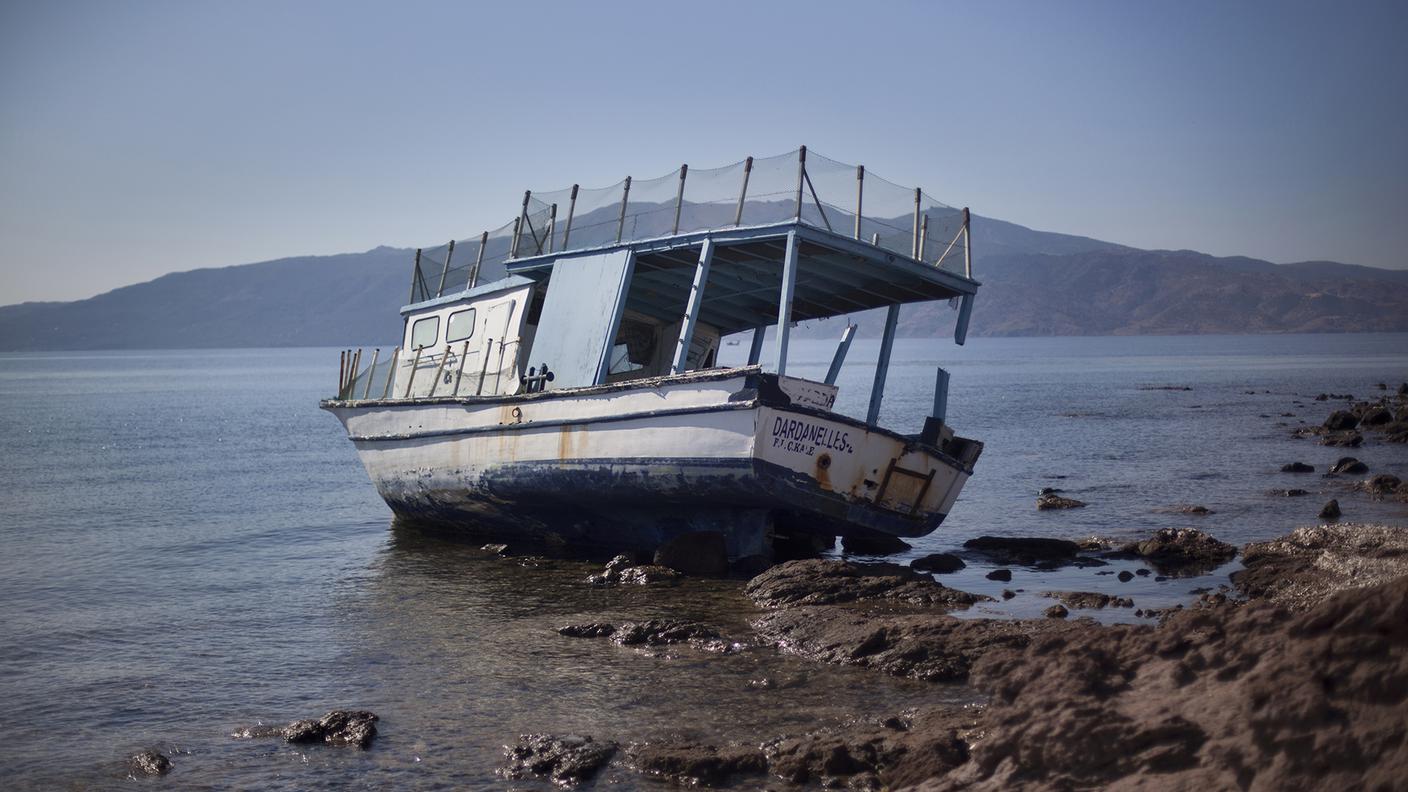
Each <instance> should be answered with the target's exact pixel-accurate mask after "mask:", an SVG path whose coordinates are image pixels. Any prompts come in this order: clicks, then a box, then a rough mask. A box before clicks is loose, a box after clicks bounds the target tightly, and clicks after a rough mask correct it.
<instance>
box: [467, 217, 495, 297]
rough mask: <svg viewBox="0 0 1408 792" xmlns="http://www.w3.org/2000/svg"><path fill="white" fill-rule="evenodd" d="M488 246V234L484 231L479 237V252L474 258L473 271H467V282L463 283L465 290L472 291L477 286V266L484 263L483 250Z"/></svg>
mask: <svg viewBox="0 0 1408 792" xmlns="http://www.w3.org/2000/svg"><path fill="white" fill-rule="evenodd" d="M488 246H489V232H488V231H485V232H484V233H483V234H480V235H479V252H478V253H476V254H475V256H474V269H472V270H470V271H469V280H467V281H465V288H466V289H473V288H474V287H475V286H477V285H479V265H481V264H483V263H484V248H486V247H488Z"/></svg>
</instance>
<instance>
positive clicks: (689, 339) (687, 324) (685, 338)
mask: <svg viewBox="0 0 1408 792" xmlns="http://www.w3.org/2000/svg"><path fill="white" fill-rule="evenodd" d="M680 184H684V180H683V179H681V180H680ZM713 258H714V240H712V239H710V238H709V237H704V247H702V248H700V249H699V265H698V266H696V267H695V268H694V285H693V286H691V287H690V289H689V305H687V306H686V307H685V309H684V321H683V322H682V323H681V324H680V338H679V341H678V342H676V344H675V359H674V361H673V362H672V363H671V364H670V373H671V374H682V373H684V368H685V366H686V365H687V364H688V362H689V345H690V344H691V343H693V341H694V326H695V325H696V324H697V323H698V321H699V307H700V306H701V305H702V304H703V303H704V286H705V284H707V283H708V281H709V263H710V262H711V261H713Z"/></svg>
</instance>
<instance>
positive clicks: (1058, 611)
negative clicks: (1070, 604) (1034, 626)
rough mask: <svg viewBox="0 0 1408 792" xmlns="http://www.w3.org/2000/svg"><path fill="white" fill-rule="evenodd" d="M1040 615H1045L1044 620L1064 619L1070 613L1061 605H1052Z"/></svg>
mask: <svg viewBox="0 0 1408 792" xmlns="http://www.w3.org/2000/svg"><path fill="white" fill-rule="evenodd" d="M1042 613H1044V614H1046V618H1048V619H1064V618H1066V617H1067V616H1069V615H1070V613H1071V612H1070V611H1068V610H1066V609H1065V608H1064V607H1062V606H1061V605H1052V606H1051V607H1049V608H1047V609H1046V610H1044V611H1042Z"/></svg>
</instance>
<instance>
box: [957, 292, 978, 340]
mask: <svg viewBox="0 0 1408 792" xmlns="http://www.w3.org/2000/svg"><path fill="white" fill-rule="evenodd" d="M972 317H973V295H971V294H965V295H963V300H962V302H960V303H959V305H958V323H957V324H955V325H954V326H953V343H955V344H958V345H959V346H963V342H964V341H967V340H968V320H969V319H971V318H972Z"/></svg>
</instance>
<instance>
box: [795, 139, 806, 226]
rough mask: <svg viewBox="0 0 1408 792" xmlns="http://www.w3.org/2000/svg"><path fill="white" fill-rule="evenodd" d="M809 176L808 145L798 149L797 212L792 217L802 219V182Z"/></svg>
mask: <svg viewBox="0 0 1408 792" xmlns="http://www.w3.org/2000/svg"><path fill="white" fill-rule="evenodd" d="M806 178H807V147H806V146H802V147H801V148H799V149H797V214H796V216H795V217H793V218H792V219H794V220H801V219H802V182H803V181H804V180H805V179H806Z"/></svg>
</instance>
